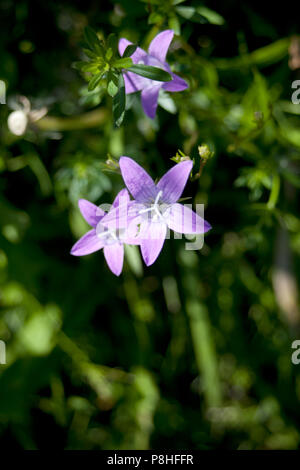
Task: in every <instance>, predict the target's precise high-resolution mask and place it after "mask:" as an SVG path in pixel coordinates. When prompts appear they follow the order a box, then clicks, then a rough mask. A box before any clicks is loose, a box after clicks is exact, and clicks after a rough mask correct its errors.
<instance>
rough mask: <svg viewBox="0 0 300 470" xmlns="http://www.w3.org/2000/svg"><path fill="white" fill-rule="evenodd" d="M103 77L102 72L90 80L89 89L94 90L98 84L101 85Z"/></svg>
mask: <svg viewBox="0 0 300 470" xmlns="http://www.w3.org/2000/svg"><path fill="white" fill-rule="evenodd" d="M101 78H102V73H99V74H97V75H94V76H93V78H92V79H91V80H90V81H89V84H88V91H92V90H94V89H95V88H96V86H97V85H99V83H100V80H101Z"/></svg>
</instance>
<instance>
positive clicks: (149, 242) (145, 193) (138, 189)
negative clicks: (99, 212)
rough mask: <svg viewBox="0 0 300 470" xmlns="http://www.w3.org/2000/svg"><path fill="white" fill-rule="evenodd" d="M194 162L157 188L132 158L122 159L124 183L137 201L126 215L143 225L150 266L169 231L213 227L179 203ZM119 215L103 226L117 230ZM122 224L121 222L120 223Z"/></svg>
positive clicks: (168, 175) (185, 164)
mask: <svg viewBox="0 0 300 470" xmlns="http://www.w3.org/2000/svg"><path fill="white" fill-rule="evenodd" d="M192 166H193V162H192V161H191V160H188V161H183V162H181V163H178V164H176V165H175V166H174V167H173V168H171V169H170V170H169V171H168V172H167V173H165V175H164V176H163V177H162V178H161V179H160V180H159V182H158V183H157V184H155V183H154V181H153V179H152V178H151V177H150V176H149V175H148V173H147V172H146V171H145V170H144V169H143V168H142V167H141V166H140V165H138V163H136V162H135V161H134V160H132V159H131V158H129V157H121V158H120V169H121V173H122V177H123V180H124V182H125V184H126V186H127V188H128V190H129V191H130V193H131V194H132V196H133V197H134V201H130V202H129V204H128V211H127V212H125V214H127V215H129V216H130V220H132V218H133V221H134V222H135V223H136V224H138V225H139V235H138V239H139V242H140V243H139V244H140V246H141V252H142V256H143V259H144V261H145V263H146V265H147V266H150V265H151V264H153V263H154V261H155V260H156V258H157V257H158V255H159V253H160V251H161V249H162V247H163V244H164V241H165V239H166V235H167V229H168V228H169V229H171V230H174V231H175V232H178V233H186V234H201V233H205V232H207V231H208V230H210V229H211V226H210V224H209V223H208V222H206V221H205V220H204V219H203V218H202V217H200V216H199V215H198V214H197V213H196V212H194V211H193V210H192V209H191V208H190V207H188V205H186V204H185V205H183V204H180V203H178V202H177V201H178V199H179V198H180V196H181V194H182V192H183V189H184V187H185V185H186V182H187V180H188V177H189V175H190V172H191V169H192ZM117 217H118V216H117V213H116V211H113V210H112V211H111V212H110V213H109V214H107V215H106V216H105V219H103V224H105V225H106V226H108V227H113V226H114V225H115V224H116V220H117ZM118 223H120V219H119V220H118Z"/></svg>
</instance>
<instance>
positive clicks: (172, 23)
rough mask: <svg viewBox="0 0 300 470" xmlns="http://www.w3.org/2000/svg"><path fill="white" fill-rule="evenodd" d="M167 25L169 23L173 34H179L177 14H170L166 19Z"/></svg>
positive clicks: (179, 27)
mask: <svg viewBox="0 0 300 470" xmlns="http://www.w3.org/2000/svg"><path fill="white" fill-rule="evenodd" d="M168 25H169V28H171V29H173V31H174V33H175V34H177V35H178V36H179V35H180V32H181V26H180V21H179V19H178V18H177V16H175V15H173V16H171V17H170V18H169V20H168Z"/></svg>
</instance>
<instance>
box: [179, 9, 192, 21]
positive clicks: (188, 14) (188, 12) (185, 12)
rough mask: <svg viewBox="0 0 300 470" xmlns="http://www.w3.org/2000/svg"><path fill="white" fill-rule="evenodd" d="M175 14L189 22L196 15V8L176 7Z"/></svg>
mask: <svg viewBox="0 0 300 470" xmlns="http://www.w3.org/2000/svg"><path fill="white" fill-rule="evenodd" d="M176 11H177V13H179V15H180V16H182V17H183V18H185V19H186V20H190V19H191V18H192V17H193V16H194V14H195V13H196V8H194V7H176Z"/></svg>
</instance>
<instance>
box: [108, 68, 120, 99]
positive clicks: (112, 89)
mask: <svg viewBox="0 0 300 470" xmlns="http://www.w3.org/2000/svg"><path fill="white" fill-rule="evenodd" d="M118 86H119V74H117V73H114V72H108V74H107V93H108V94H109V96H111V97H112V98H113V97H114V96H115V95H116V94H117V93H118Z"/></svg>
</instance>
